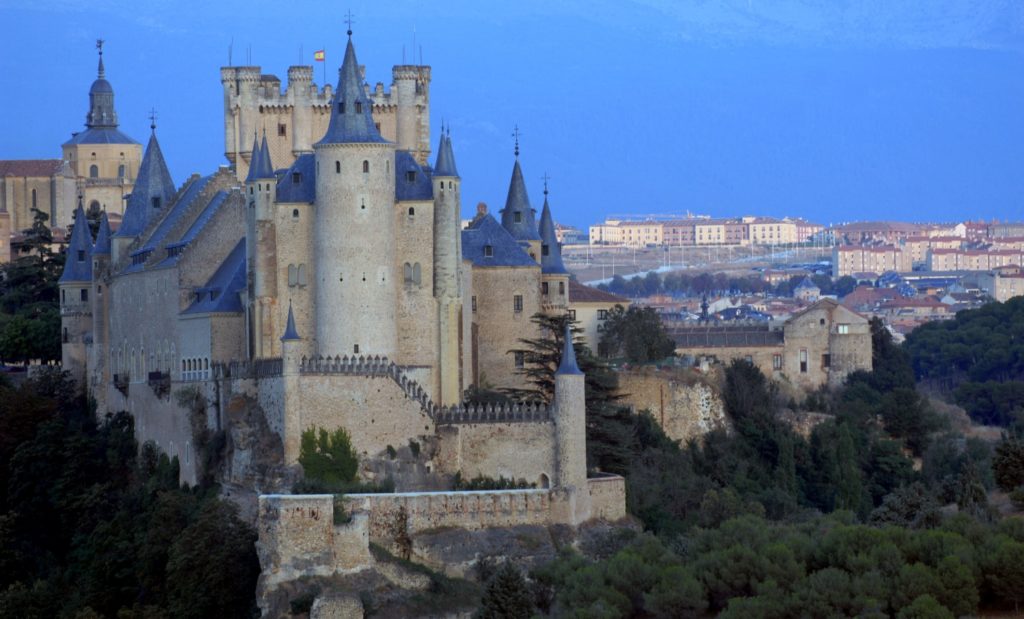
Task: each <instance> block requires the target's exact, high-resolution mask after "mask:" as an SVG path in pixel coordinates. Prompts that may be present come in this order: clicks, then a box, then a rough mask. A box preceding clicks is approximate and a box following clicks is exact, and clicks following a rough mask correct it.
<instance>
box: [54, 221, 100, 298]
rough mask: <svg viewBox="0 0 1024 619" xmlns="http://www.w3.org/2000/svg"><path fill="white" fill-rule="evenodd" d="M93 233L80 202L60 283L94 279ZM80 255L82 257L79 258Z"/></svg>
mask: <svg viewBox="0 0 1024 619" xmlns="http://www.w3.org/2000/svg"><path fill="white" fill-rule="evenodd" d="M91 253H92V235H91V234H90V233H89V223H88V221H87V220H86V218H85V210H84V209H82V205H81V204H79V205H78V208H77V209H76V210H75V227H74V229H73V230H72V231H71V241H70V242H69V243H68V250H67V253H66V254H65V256H66V258H65V261H64V272H63V273H61V275H60V280H59V283H61V284H65V283H70V282H91V281H92V260H91V259H90V254H91ZM79 256H81V257H82V258H81V259H79Z"/></svg>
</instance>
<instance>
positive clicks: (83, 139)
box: [63, 127, 138, 146]
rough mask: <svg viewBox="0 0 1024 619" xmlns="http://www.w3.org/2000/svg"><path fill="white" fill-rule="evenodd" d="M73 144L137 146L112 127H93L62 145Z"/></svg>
mask: <svg viewBox="0 0 1024 619" xmlns="http://www.w3.org/2000/svg"><path fill="white" fill-rule="evenodd" d="M74 144H138V142H136V141H135V140H133V139H132V138H130V137H128V136H127V135H125V134H124V133H122V132H121V131H120V130H118V129H114V128H112V127H93V128H91V129H86V130H85V131H82V132H80V133H75V134H74V135H72V136H71V139H70V140H68V141H67V142H64V144H63V145H64V146H71V145H74Z"/></svg>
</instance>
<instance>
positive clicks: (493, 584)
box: [474, 563, 533, 619]
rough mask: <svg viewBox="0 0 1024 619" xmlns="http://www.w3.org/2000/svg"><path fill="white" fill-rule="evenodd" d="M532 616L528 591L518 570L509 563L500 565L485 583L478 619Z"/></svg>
mask: <svg viewBox="0 0 1024 619" xmlns="http://www.w3.org/2000/svg"><path fill="white" fill-rule="evenodd" d="M532 614H533V602H532V601H531V598H530V589H529V587H527V585H526V579H524V578H523V574H522V572H520V571H519V568H517V567H516V566H514V565H512V564H511V563H505V564H504V565H502V566H501V567H500V568H499V569H498V571H497V572H495V574H494V576H492V577H491V579H490V580H489V581H488V582H487V588H486V589H485V590H484V595H483V599H481V600H480V608H479V609H478V610H477V611H476V614H475V615H474V617H476V618H478V619H528V618H529V617H530V616H531V615H532Z"/></svg>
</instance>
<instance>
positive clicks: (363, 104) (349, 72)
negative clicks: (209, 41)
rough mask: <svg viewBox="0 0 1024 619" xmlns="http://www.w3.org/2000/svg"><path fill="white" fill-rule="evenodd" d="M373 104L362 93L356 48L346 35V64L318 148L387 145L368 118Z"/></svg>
mask: <svg viewBox="0 0 1024 619" xmlns="http://www.w3.org/2000/svg"><path fill="white" fill-rule="evenodd" d="M371 108H372V103H371V102H370V99H369V97H367V96H366V91H365V90H364V89H363V77H362V75H360V71H359V61H357V60H356V48H355V46H353V45H352V34H351V31H349V39H348V46H347V47H346V48H345V60H343V61H342V63H341V71H339V76H338V89H337V90H336V91H335V94H334V101H333V103H332V104H331V122H330V125H328V127H327V133H326V134H324V137H323V139H321V140H320V141H319V142H317V144H344V143H350V142H386V141H387V140H385V139H384V138H382V137H381V136H380V131H378V130H377V126H376V125H375V124H374V122H373V116H372V115H371V114H370V112H371Z"/></svg>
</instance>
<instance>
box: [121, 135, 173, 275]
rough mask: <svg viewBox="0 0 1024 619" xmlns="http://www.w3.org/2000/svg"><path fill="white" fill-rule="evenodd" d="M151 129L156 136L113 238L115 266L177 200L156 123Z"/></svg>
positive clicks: (150, 143) (152, 138)
mask: <svg viewBox="0 0 1024 619" xmlns="http://www.w3.org/2000/svg"><path fill="white" fill-rule="evenodd" d="M150 129H151V131H152V133H151V135H150V136H149V144H147V145H146V154H145V155H143V156H142V164H141V165H139V174H138V177H136V179H135V187H134V188H133V189H132V193H131V195H130V196H129V197H128V204H127V206H125V209H124V218H123V219H122V220H121V227H119V228H118V229H117V232H116V233H115V234H114V237H113V245H112V250H113V262H114V263H116V262H118V261H119V260H121V258H122V257H123V256H124V255H125V250H126V249H127V248H128V246H129V245H131V243H132V241H134V240H135V239H136V238H138V236H139V235H140V234H142V233H143V232H145V230H146V228H147V227H148V226H149V224H150V222H151V221H152V220H153V218H154V217H156V215H157V213H159V212H160V210H161V209H162V208H164V207H165V206H167V205H168V204H169V203H170V201H171V198H173V197H174V181H173V180H171V173H170V172H169V171H168V170H167V163H166V162H165V161H164V154H163V152H162V151H161V150H160V143H159V142H158V141H157V139H156V123H155V122H154V123H153V124H151V125H150Z"/></svg>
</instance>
